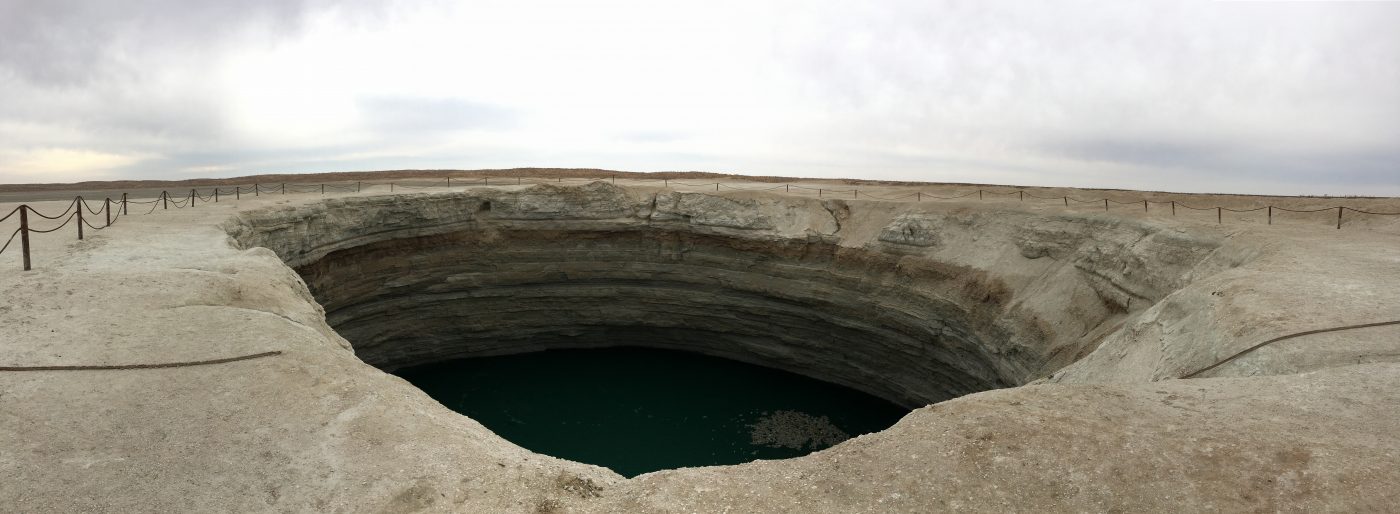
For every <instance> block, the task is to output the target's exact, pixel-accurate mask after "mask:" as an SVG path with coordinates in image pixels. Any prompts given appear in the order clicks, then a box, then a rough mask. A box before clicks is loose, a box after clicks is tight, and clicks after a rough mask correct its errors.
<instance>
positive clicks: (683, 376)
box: [398, 347, 908, 477]
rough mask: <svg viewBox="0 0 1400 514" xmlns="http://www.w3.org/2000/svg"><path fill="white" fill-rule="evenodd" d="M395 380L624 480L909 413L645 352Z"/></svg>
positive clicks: (491, 361) (543, 358)
mask: <svg viewBox="0 0 1400 514" xmlns="http://www.w3.org/2000/svg"><path fill="white" fill-rule="evenodd" d="M398 375H399V376H401V377H403V378H404V379H406V380H408V381H409V382H412V383H413V384H414V385H417V386H418V387H419V388H421V389H422V390H423V391H425V392H427V393H428V394H429V395H431V396H432V397H433V398H435V399H437V400H438V401H439V402H442V404H443V405H446V406H447V407H448V408H451V409H453V410H455V411H457V412H460V413H462V414H466V415H467V416H469V417H471V418H472V419H475V420H477V421H479V422H481V423H482V424H483V425H486V427H487V428H490V429H491V430H492V431H494V432H496V433H497V434H499V435H500V436H501V437H504V438H506V439H507V440H510V441H511V442H514V443H515V444H518V445H520V446H523V447H525V448H529V449H530V450H533V451H536V452H539V453H543V454H546V455H553V456H555V457H561V458H565V459H569V460H575V461H580V462H586V463H589V464H596V465H600V466H606V467H608V468H611V469H613V470H614V471H617V472H618V473H620V474H622V475H625V476H629V477H630V476H636V475H639V474H642V473H646V472H650V471H656V470H661V469H672V468H679V467H691V466H708V465H716V464H737V463H742V462H749V461H752V460H755V459H783V458H789V457H797V456H801V455H806V454H808V453H811V452H813V451H816V450H820V449H823V448H826V447H829V446H831V445H832V444H835V443H837V442H839V441H841V440H843V439H845V438H847V437H854V436H856V435H860V434H865V433H870V432H875V431H879V430H884V429H885V428H888V427H889V426H890V425H893V424H894V422H895V421H898V420H899V418H900V417H903V416H904V414H906V413H907V412H908V410H907V409H904V408H901V407H899V406H896V405H893V404H891V403H889V402H886V401H884V400H882V399H880V398H876V397H873V396H870V395H867V394H865V393H862V392H859V391H856V390H853V389H848V388H845V387H842V386H838V385H835V384H830V383H827V382H822V381H819V380H814V379H811V378H807V377H804V376H801V375H796V374H793V373H788V372H785V371H779V370H776V369H772V368H765V367H761V366H754V365H750V364H744V363H741V362H736V361H731V360H726V359H720V358H715V357H708V356H704V355H698V354H693V353H685V352H677V351H667V350H654V349H645V348H631V347H622V348H608V349H597V350H552V351H545V352H536V353H528V354H520V355H509V356H503V357H484V358H476V359H462V360H455V361H447V362H441V363H436V364H430V365H426V366H418V367H414V368H407V369H404V370H400V371H399V372H398Z"/></svg>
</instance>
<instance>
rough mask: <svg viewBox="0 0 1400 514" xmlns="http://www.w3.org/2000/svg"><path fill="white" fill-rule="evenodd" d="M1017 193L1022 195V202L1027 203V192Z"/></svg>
mask: <svg viewBox="0 0 1400 514" xmlns="http://www.w3.org/2000/svg"><path fill="white" fill-rule="evenodd" d="M1017 193H1021V201H1022V202H1024V201H1026V192H1025V191H1017Z"/></svg>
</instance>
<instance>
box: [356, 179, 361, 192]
mask: <svg viewBox="0 0 1400 514" xmlns="http://www.w3.org/2000/svg"><path fill="white" fill-rule="evenodd" d="M355 192H356V193H358V192H360V181H358V180H357V181H355Z"/></svg>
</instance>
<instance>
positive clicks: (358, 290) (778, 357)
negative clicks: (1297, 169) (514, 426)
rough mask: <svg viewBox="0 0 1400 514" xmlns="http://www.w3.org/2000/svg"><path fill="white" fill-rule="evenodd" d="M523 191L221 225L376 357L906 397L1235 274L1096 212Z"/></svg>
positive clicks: (1012, 361)
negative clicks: (744, 379) (1211, 275)
mask: <svg viewBox="0 0 1400 514" xmlns="http://www.w3.org/2000/svg"><path fill="white" fill-rule="evenodd" d="M919 207H920V206H917V205H914V206H911V205H909V204H893V203H886V202H865V201H861V202H856V201H851V202H846V201H840V200H826V201H821V200H813V199H794V198H775V197H770V196H765V195H758V194H755V195H734V196H715V195H708V194H703V193H678V192H662V191H649V190H643V189H625V188H619V187H615V186H611V185H608V184H604V183H594V184H591V185H588V186H584V187H573V188H570V187H554V186H548V185H542V186H534V187H531V188H528V189H524V190H517V191H499V190H480V191H469V192H466V193H450V194H425V195H400V196H388V197H368V198H347V199H338V200H329V201H326V202H322V203H319V204H314V205H308V206H300V207H296V208H282V209H269V210H262V211H253V212H247V213H243V214H241V215H240V216H239V217H238V218H236V219H235V220H233V221H231V222H230V223H228V224H227V225H226V228H227V229H228V230H229V232H230V233H231V234H233V235H234V236H235V237H236V238H237V239H238V240H239V241H240V243H241V244H243V245H244V246H262V247H267V248H271V249H272V250H274V251H275V252H276V253H277V254H278V255H279V256H281V258H282V259H283V260H284V261H286V262H287V263H288V264H289V265H291V266H292V267H293V268H295V269H296V270H297V271H298V272H299V273H300V274H301V275H302V277H303V278H304V279H305V280H306V283H307V285H308V286H309V288H310V290H311V291H312V292H313V293H314V294H315V296H316V298H317V300H318V301H319V302H320V303H321V305H323V306H324V308H325V309H326V317H327V321H328V322H329V323H330V324H331V325H332V326H333V327H335V328H336V330H337V332H338V333H340V334H341V335H342V336H344V337H345V338H346V339H347V340H349V341H350V342H351V343H352V344H353V345H354V347H355V350H356V352H357V354H358V355H359V356H360V357H361V359H363V360H365V361H366V362H368V363H370V364H374V365H376V366H379V367H381V368H384V369H393V368H397V367H401V366H408V365H414V364H421V363H426V362H432V361H437V360H443V359H449V358H460V357H471V356H483V355H498V354H507V353H518V352H526V351H536V350H542V349H548V348H564V347H570V348H576V347H593V346H610V345H623V344H625V345H636V346H652V347H663V348H672V349H682V350H688V351H695V352H700V353H706V354H711V355H717V356H723V357H727V358H732V359H736V360H741V361H747V362H753V363H758V364H763V365H768V366H773V367H778V368H782V369H786V370H790V371H795V372H799V373H803V374H807V375H809V376H814V377H817V378H821V379H824V380H828V381H832V382H836V383H840V384H844V385H847V386H851V387H855V388H858V389H861V390H864V391H867V392H870V393H872V394H876V395H879V396H881V397H884V398H887V399H889V400H891V401H895V402H897V403H900V404H904V405H908V406H911V407H912V406H921V405H925V404H929V403H934V402H938V401H942V400H945V399H948V398H952V397H956V396H961V395H964V394H967V393H971V392H976V391H980V390H986V389H994V388H1000V387H1006V386H1012V385H1019V384H1023V383H1026V382H1028V381H1030V380H1032V379H1035V378H1038V377H1041V376H1044V375H1046V374H1048V373H1050V372H1053V371H1054V370H1056V369H1059V368H1060V367H1062V366H1064V365H1065V364H1068V363H1069V362H1072V361H1074V360H1076V359H1078V358H1079V357H1081V356H1083V355H1085V354H1086V353H1088V352H1090V351H1092V350H1093V349H1094V348H1095V347H1096V346H1097V344H1098V342H1099V341H1100V340H1102V338H1103V337H1104V336H1105V335H1106V334H1107V333H1109V332H1110V331H1111V330H1113V329H1114V328H1116V326H1117V324H1118V323H1119V322H1121V321H1122V320H1123V319H1125V318H1127V317H1129V316H1130V315H1131V314H1132V313H1134V312H1136V311H1141V310H1142V309H1144V308H1146V307H1148V306H1149V305H1151V304H1153V303H1156V301H1157V300H1158V299H1160V298H1162V297H1163V296H1165V295H1167V294H1169V293H1171V292H1172V291H1174V290H1176V289H1177V288H1179V287H1181V286H1182V285H1183V284H1184V283H1185V280H1186V279H1187V277H1188V276H1189V275H1191V274H1193V273H1200V272H1202V271H1203V270H1207V271H1208V270H1209V269H1213V268H1220V267H1224V266H1228V265H1229V263H1219V262H1215V261H1214V260H1213V259H1211V257H1212V256H1213V255H1216V253H1215V250H1216V248H1217V247H1218V246H1219V245H1220V240H1219V239H1216V238H1212V237H1201V236H1188V235H1187V234H1185V233H1182V232H1177V231H1173V230H1167V229H1164V228H1161V227H1157V226H1153V225H1151V224H1146V223H1136V222H1131V221H1125V220H1121V219H1102V218H1097V217H1093V216H1083V217H1073V216H1053V217H1044V216H1035V215H1032V214H1028V213H1015V212H999V211H963V210H958V209H952V210H946V211H943V212H937V211H932V212H931V211H922V210H919V209H918V208H919Z"/></svg>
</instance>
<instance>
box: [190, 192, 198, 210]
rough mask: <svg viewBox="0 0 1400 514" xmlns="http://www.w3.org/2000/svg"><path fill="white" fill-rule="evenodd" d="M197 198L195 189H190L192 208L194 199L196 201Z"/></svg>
mask: <svg viewBox="0 0 1400 514" xmlns="http://www.w3.org/2000/svg"><path fill="white" fill-rule="evenodd" d="M196 196H198V195H197V194H195V192H194V189H193V188H191V189H190V207H194V199H195V197H196Z"/></svg>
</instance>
